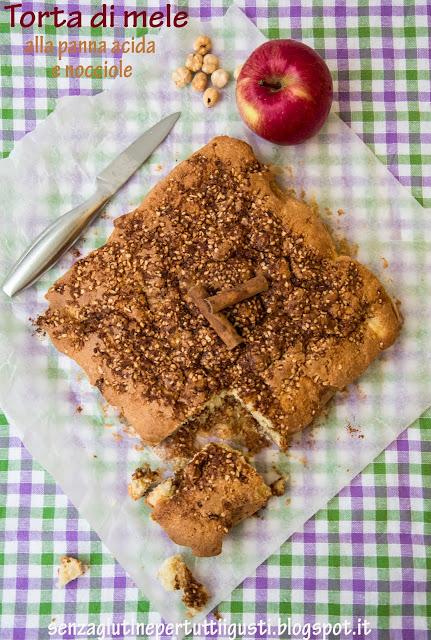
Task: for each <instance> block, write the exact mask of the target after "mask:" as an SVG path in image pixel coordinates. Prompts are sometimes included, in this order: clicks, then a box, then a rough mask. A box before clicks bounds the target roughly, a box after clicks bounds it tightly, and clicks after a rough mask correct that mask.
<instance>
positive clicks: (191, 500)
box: [146, 442, 271, 557]
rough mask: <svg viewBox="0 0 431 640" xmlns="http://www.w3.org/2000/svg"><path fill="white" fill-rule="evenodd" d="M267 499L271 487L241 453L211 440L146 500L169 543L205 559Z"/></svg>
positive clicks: (264, 503) (215, 551)
mask: <svg viewBox="0 0 431 640" xmlns="http://www.w3.org/2000/svg"><path fill="white" fill-rule="evenodd" d="M270 497H271V490H270V488H269V487H268V486H267V485H266V484H265V482H264V480H263V478H262V477H261V476H260V475H259V474H258V473H257V471H256V470H255V469H254V468H253V467H252V466H251V465H250V464H249V463H248V462H247V461H246V459H245V457H244V456H243V455H242V454H241V453H240V452H239V451H235V450H234V449H231V448H230V447H227V446H225V445H221V444H217V443H214V442H211V443H210V444H208V445H206V446H205V447H204V448H203V449H202V450H201V451H199V453H197V454H196V455H195V456H194V457H193V458H192V459H191V460H190V462H189V463H188V464H187V465H186V466H185V467H184V468H183V469H180V470H179V471H177V473H176V474H175V475H174V476H173V477H172V478H169V479H168V480H165V481H164V482H162V483H161V484H159V485H158V486H157V487H156V488H155V489H153V491H151V492H150V493H149V494H148V496H147V499H146V500H147V503H148V504H149V505H150V507H152V509H153V511H152V514H151V517H152V518H153V520H155V522H157V523H158V524H159V525H160V526H161V527H162V528H163V529H164V530H165V531H166V533H167V534H168V536H169V537H170V538H171V540H173V542H175V543H176V544H178V545H181V546H184V547H190V549H191V550H192V552H193V554H194V555H196V556H202V557H207V556H216V555H218V554H219V553H221V550H222V544H223V539H224V537H225V536H226V534H227V533H228V532H229V530H230V529H231V528H232V527H234V526H235V525H236V524H238V523H239V522H241V520H244V518H247V517H249V516H251V515H252V514H253V513H256V511H258V510H259V509H261V508H262V507H264V506H265V505H266V503H267V502H268V500H269V498H270Z"/></svg>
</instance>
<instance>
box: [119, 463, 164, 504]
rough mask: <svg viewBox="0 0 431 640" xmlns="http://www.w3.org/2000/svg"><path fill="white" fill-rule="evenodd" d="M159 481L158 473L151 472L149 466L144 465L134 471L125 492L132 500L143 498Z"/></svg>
mask: <svg viewBox="0 0 431 640" xmlns="http://www.w3.org/2000/svg"><path fill="white" fill-rule="evenodd" d="M159 481H160V472H159V471H157V470H156V471H153V470H152V469H151V467H150V465H149V464H144V465H142V466H141V467H138V468H137V469H135V471H134V472H133V473H132V479H131V481H130V482H129V484H128V487H127V491H128V494H129V496H130V497H131V498H132V500H139V499H140V498H143V497H144V496H145V495H146V494H147V493H148V492H149V490H150V489H151V487H152V486H153V485H154V484H156V482H159Z"/></svg>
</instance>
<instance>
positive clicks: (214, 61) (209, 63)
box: [202, 53, 219, 73]
mask: <svg viewBox="0 0 431 640" xmlns="http://www.w3.org/2000/svg"><path fill="white" fill-rule="evenodd" d="M218 65H219V60H218V58H217V56H215V55H214V54H213V53H207V54H206V56H204V62H203V65H202V71H203V72H204V73H212V72H213V71H215V70H216V69H218Z"/></svg>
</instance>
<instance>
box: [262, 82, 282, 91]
mask: <svg viewBox="0 0 431 640" xmlns="http://www.w3.org/2000/svg"><path fill="white" fill-rule="evenodd" d="M259 84H260V86H261V87H267V88H268V89H270V90H271V91H273V92H274V93H276V92H277V91H280V89H282V88H283V85H282V84H281V82H280V81H279V80H259Z"/></svg>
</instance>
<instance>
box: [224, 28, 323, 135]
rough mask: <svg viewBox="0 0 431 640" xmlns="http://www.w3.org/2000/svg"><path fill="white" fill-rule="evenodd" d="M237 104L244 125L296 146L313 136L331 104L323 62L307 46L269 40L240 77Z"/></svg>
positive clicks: (247, 64)
mask: <svg viewBox="0 0 431 640" xmlns="http://www.w3.org/2000/svg"><path fill="white" fill-rule="evenodd" d="M236 101H237V105H238V109H239V112H240V114H241V117H242V119H243V120H244V122H245V123H246V124H247V125H248V126H249V127H250V129H251V130H252V131H254V132H255V133H257V135H259V136H261V137H262V138H265V140H269V141H270V142H275V143H276V144H299V143H300V142H304V140H307V139H308V138H311V136H313V135H314V134H316V133H317V132H318V131H319V129H320V128H321V127H322V125H323V123H324V122H325V120H326V118H327V116H328V113H329V110H330V108H331V103H332V78H331V74H330V72H329V69H328V67H327V66H326V63H325V62H324V61H323V60H322V58H321V57H320V56H319V55H318V54H317V53H316V52H315V51H314V50H313V49H312V48H311V47H308V46H307V45H306V44H303V43H302V42H297V41H296V40H269V41H268V42H265V44H262V45H261V46H260V47H258V48H257V49H255V50H254V51H253V53H252V54H251V55H250V56H249V58H247V60H246V61H245V63H244V65H243V67H242V69H241V72H240V74H239V76H238V80H237V87H236Z"/></svg>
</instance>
